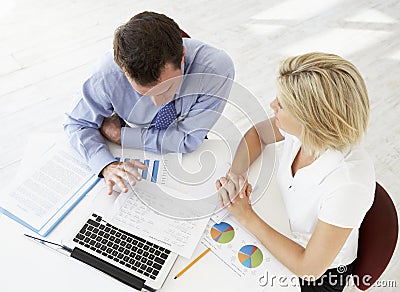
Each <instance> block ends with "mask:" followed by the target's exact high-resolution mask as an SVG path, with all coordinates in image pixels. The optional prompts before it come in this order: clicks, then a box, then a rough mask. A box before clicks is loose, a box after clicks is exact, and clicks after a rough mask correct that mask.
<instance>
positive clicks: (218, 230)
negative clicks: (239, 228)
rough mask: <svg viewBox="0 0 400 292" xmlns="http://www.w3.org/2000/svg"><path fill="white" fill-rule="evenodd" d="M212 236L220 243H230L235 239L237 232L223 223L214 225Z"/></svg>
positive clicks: (211, 231)
mask: <svg viewBox="0 0 400 292" xmlns="http://www.w3.org/2000/svg"><path fill="white" fill-rule="evenodd" d="M210 235H211V237H212V239H214V240H215V241H216V242H218V243H228V242H230V241H231V240H232V239H233V237H235V230H234V229H233V227H232V226H231V225H229V224H228V223H226V222H221V223H219V224H214V225H213V227H212V228H211V230H210Z"/></svg>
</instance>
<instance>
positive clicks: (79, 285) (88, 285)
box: [0, 149, 300, 292]
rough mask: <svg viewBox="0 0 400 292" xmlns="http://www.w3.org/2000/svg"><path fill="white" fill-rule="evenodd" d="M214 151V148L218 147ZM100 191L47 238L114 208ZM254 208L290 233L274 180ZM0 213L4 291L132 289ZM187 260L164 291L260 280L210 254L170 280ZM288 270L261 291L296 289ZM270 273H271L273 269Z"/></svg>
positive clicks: (235, 287)
mask: <svg viewBox="0 0 400 292" xmlns="http://www.w3.org/2000/svg"><path fill="white" fill-rule="evenodd" d="M213 150H214V149H213ZM215 150H216V151H217V149H215ZM220 150H221V149H220ZM221 151H222V150H221ZM221 151H220V152H221ZM217 152H218V151H217ZM222 152H223V151H222ZM253 166H254V165H253ZM102 189H104V183H103V182H102V181H101V182H100V183H98V184H97V185H96V187H95V188H94V189H93V190H92V191H91V192H90V193H89V194H88V195H87V196H86V197H85V198H84V199H83V200H82V201H81V202H80V203H79V205H78V206H77V207H76V208H75V209H73V210H72V212H71V213H70V214H69V215H68V216H67V217H66V218H65V219H64V220H63V221H62V222H61V223H60V224H59V225H58V226H57V227H56V228H55V230H54V231H53V232H52V233H51V234H50V235H49V236H48V239H49V240H53V241H57V242H59V241H60V239H65V238H72V235H73V234H74V231H75V230H79V228H80V227H81V225H82V223H83V222H85V220H86V218H87V217H88V216H89V215H90V214H91V213H92V212H93V211H95V212H99V213H100V214H106V213H107V210H109V209H110V208H112V206H113V203H114V200H115V199H116V196H117V195H113V196H108V195H106V194H105V191H101V190H102ZM254 208H255V210H256V211H257V212H258V213H259V215H260V216H261V217H263V219H264V220H266V221H267V222H268V223H270V224H271V225H272V226H273V227H274V228H275V229H276V230H278V231H280V232H282V233H286V234H288V233H289V225H288V220H287V216H286V212H285V208H284V206H283V202H282V199H281V196H280V194H279V191H278V187H277V185H276V182H275V180H274V179H272V181H271V184H270V185H269V187H268V189H267V192H266V193H265V194H264V195H263V196H262V197H261V199H260V200H259V201H258V202H257V203H256V204H255V206H254ZM0 216H1V217H0V232H1V234H2V240H0V287H1V289H2V291H40V292H47V291H49V292H50V291H51V292H53V291H58V292H59V291H68V292H70V291H85V290H88V291H121V292H123V291H132V289H131V288H130V287H128V286H126V285H124V284H122V283H120V282H118V281H117V280H115V279H113V278H112V277H109V276H107V275H105V274H103V273H101V272H100V271H98V270H96V269H94V268H91V267H89V266H87V265H85V264H83V263H81V262H79V261H76V260H74V259H72V258H70V257H67V256H66V255H64V254H62V253H60V252H57V251H55V250H52V249H50V248H48V247H45V246H43V245H41V244H38V243H36V242H34V241H32V240H29V239H27V238H26V237H25V236H23V233H26V232H28V233H31V232H30V231H29V230H27V229H25V228H24V227H22V226H20V225H18V224H17V223H15V222H14V221H12V220H11V219H9V218H8V217H6V216H4V215H0ZM204 249H205V247H204V246H203V244H201V243H199V245H198V246H197V248H196V251H195V252H194V255H193V258H195V257H196V256H197V255H199V254H200V253H201V252H202V251H204ZM190 261H191V260H187V259H185V258H182V257H179V258H178V259H177V261H176V263H175V265H174V267H173V269H172V271H171V272H170V274H169V276H168V278H167V280H166V282H165V283H164V286H163V288H162V289H161V290H162V291H174V292H179V291H188V290H190V291H216V290H222V289H224V290H226V289H228V290H229V291H248V290H249V289H248V286H249V284H252V285H251V286H256V287H260V286H259V285H258V283H249V282H248V281H247V280H246V281H245V280H243V279H242V278H240V277H239V276H238V275H237V274H235V273H234V272H233V271H232V270H230V269H229V268H228V267H227V266H226V265H225V264H224V263H223V262H222V261H221V260H220V259H219V258H218V257H217V256H216V255H215V254H213V253H212V252H210V253H208V254H207V255H206V256H204V257H203V258H202V259H201V260H200V261H199V262H197V263H196V264H195V265H194V266H193V267H191V268H190V269H189V270H188V271H187V272H186V273H185V274H183V275H182V276H181V277H179V278H178V279H176V280H174V276H175V275H176V274H177V273H178V272H179V271H180V270H181V269H182V268H184V267H185V266H186V265H187V264H188V263H189V262H190ZM286 271H287V272H285V273H282V272H281V271H280V272H279V273H281V274H277V275H276V277H278V280H279V281H280V282H279V283H277V280H276V279H275V283H273V287H271V286H270V284H271V281H272V279H269V280H270V281H269V285H267V286H266V287H264V289H263V290H265V291H278V290H279V291H299V290H300V289H299V288H297V287H294V286H293V285H292V284H291V282H290V283H289V282H288V279H290V280H292V279H296V277H293V275H291V274H290V272H289V271H288V270H286ZM270 272H272V274H273V271H270ZM279 277H281V278H282V277H283V279H286V281H283V282H282V279H279ZM295 284H296V283H295ZM260 290H262V287H260Z"/></svg>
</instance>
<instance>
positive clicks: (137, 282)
mask: <svg viewBox="0 0 400 292" xmlns="http://www.w3.org/2000/svg"><path fill="white" fill-rule="evenodd" d="M71 257H73V258H75V259H77V260H79V261H81V262H84V263H85V264H88V265H89V266H92V267H93V268H96V269H98V270H100V271H102V272H104V273H106V274H107V275H109V276H111V277H113V278H115V279H117V280H119V281H121V282H122V283H124V284H126V285H128V286H130V287H132V288H135V289H137V290H139V291H140V290H142V289H143V287H144V286H145V285H144V283H145V280H143V279H141V278H139V277H137V276H135V275H132V274H131V273H128V272H127V271H124V270H122V269H120V268H118V267H116V266H113V265H112V264H110V263H108V262H106V261H104V260H102V259H100V258H98V257H96V256H94V255H91V254H90V253H87V252H86V251H84V250H82V249H79V248H77V247H75V248H74V250H73V251H72V253H71ZM145 289H149V287H147V286H146V287H145ZM150 289H151V288H150Z"/></svg>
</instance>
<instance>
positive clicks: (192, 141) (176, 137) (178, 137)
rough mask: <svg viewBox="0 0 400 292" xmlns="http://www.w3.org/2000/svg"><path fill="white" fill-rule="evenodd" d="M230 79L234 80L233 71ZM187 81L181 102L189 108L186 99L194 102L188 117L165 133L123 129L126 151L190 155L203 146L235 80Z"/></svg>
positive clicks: (187, 114)
mask: <svg viewBox="0 0 400 292" xmlns="http://www.w3.org/2000/svg"><path fill="white" fill-rule="evenodd" d="M230 76H232V77H233V69H232V71H231V73H230ZM185 78H186V79H185V80H184V82H186V85H185V87H186V88H185V89H184V91H183V92H182V91H181V92H180V95H181V96H182V97H180V98H181V99H183V100H181V102H182V103H185V102H186V104H187V100H185V99H192V100H193V102H192V103H191V106H190V107H188V108H187V109H185V108H184V109H183V110H186V113H183V115H182V114H181V120H178V122H177V123H175V124H172V125H171V126H170V127H169V128H168V129H165V130H157V129H155V128H154V127H150V128H148V129H144V128H122V130H121V144H122V146H123V147H131V148H142V149H143V148H144V149H146V150H149V151H152V152H155V153H170V152H175V153H188V152H192V151H194V150H195V149H197V148H198V147H199V146H200V145H201V143H202V142H203V139H204V137H205V136H206V135H207V133H208V131H209V130H210V129H211V128H212V127H213V126H214V124H215V123H216V122H217V120H218V119H219V118H220V116H221V113H222V111H223V109H224V107H225V104H226V101H227V99H228V96H229V92H230V89H231V86H232V82H233V80H232V79H231V78H228V77H223V76H216V75H214V76H212V75H204V76H202V77H201V78H202V79H201V80H200V81H199V82H197V80H196V79H197V78H198V76H194V75H193V76H189V77H188V76H186V77H185ZM188 78H189V80H188ZM210 81H211V82H210ZM205 84H207V87H205V86H204V85H205ZM192 85H193V86H192ZM200 87H201V88H200ZM192 92H200V93H199V94H193V93H192ZM189 93H192V94H189ZM178 119H179V118H178Z"/></svg>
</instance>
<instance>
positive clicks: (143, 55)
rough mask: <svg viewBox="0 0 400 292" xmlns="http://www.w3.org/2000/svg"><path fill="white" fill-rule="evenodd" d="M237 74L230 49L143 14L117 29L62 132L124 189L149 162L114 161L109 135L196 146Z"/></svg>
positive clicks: (135, 144)
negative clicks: (186, 35) (187, 35)
mask: <svg viewBox="0 0 400 292" xmlns="http://www.w3.org/2000/svg"><path fill="white" fill-rule="evenodd" d="M233 78H234V66H233V63H232V60H231V59H230V57H229V56H228V55H227V54H226V53H225V52H223V51H222V50H218V49H216V48H213V47H211V46H209V45H207V44H204V43H202V42H200V41H197V40H193V39H187V38H185V39H182V37H181V31H180V29H179V26H178V25H177V24H176V23H175V22H174V21H173V20H172V19H170V18H168V17H167V16H165V15H163V14H158V13H154V12H143V13H140V14H137V15H135V16H134V17H133V18H132V19H130V20H129V21H128V22H127V23H126V24H125V25H122V26H121V27H119V28H118V29H117V30H116V32H115V35H114V54H113V55H112V53H109V54H106V55H105V57H104V58H103V59H102V60H101V62H100V63H99V65H98V67H97V69H96V70H95V71H94V73H93V74H92V75H91V76H90V77H89V78H88V79H87V80H86V81H85V82H84V84H83V86H82V90H81V93H80V96H79V99H78V101H77V102H76V104H75V105H74V107H73V109H72V111H71V112H70V113H69V114H67V119H66V121H65V123H64V130H65V132H66V133H67V135H68V136H69V141H70V143H71V145H72V147H73V148H74V149H76V150H77V152H78V153H79V154H80V155H81V156H82V157H83V158H84V159H85V160H86V162H87V164H88V165H89V166H90V168H91V169H92V170H93V171H94V172H95V173H97V174H98V175H99V176H103V177H104V179H105V181H106V184H107V188H108V193H109V194H111V193H112V187H113V186H114V185H115V184H116V185H118V186H119V187H120V189H121V190H122V191H123V192H126V191H128V189H127V188H126V186H125V184H124V182H123V179H125V180H127V181H129V182H130V183H131V184H132V185H134V184H135V181H136V180H140V179H141V176H140V174H139V173H138V172H137V171H136V170H135V168H141V169H144V168H145V167H146V166H145V165H143V164H142V163H140V162H136V161H133V160H131V161H129V162H118V161H116V160H115V158H114V157H113V155H112V154H111V152H110V151H109V149H108V147H107V145H106V143H105V140H104V137H105V138H107V139H109V140H111V141H113V142H115V143H118V144H121V145H122V146H123V147H129V148H138V149H143V150H147V151H152V152H155V153H169V152H176V153H187V152H191V151H194V150H195V149H197V147H199V146H200V145H201V143H202V141H203V139H204V138H205V136H206V135H207V132H208V131H209V130H210V128H211V127H212V126H213V125H214V124H215V122H216V121H217V119H218V117H219V116H220V114H221V112H222V110H223V108H224V106H225V103H226V99H227V98H228V96H229V91H230V89H231V86H232V79H233ZM120 119H121V120H123V122H124V123H126V124H127V126H126V127H121V124H120Z"/></svg>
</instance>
